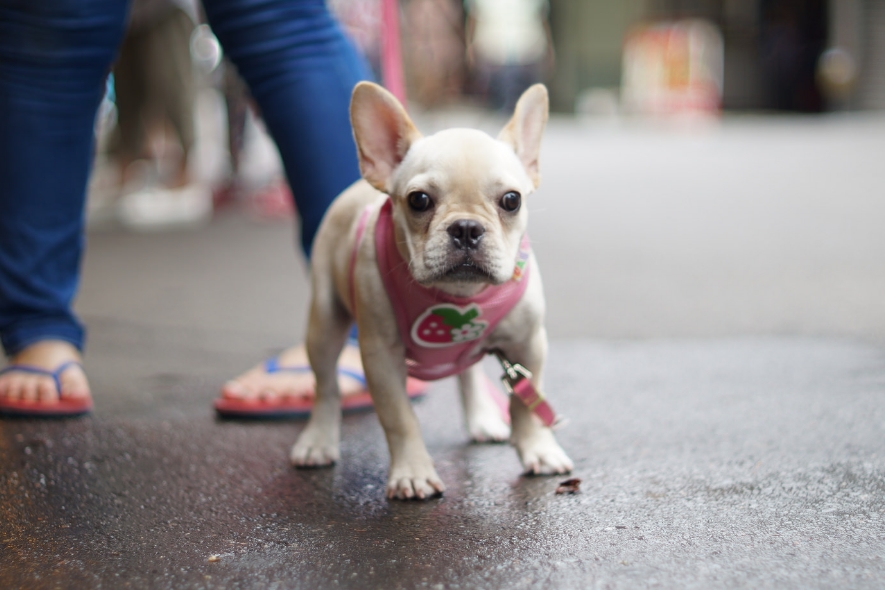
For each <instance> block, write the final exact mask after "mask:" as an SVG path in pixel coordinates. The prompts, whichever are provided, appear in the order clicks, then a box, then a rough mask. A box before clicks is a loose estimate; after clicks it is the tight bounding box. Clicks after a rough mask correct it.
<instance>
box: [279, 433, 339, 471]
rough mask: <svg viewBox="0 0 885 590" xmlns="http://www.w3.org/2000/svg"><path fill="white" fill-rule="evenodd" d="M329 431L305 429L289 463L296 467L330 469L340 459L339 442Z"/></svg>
mask: <svg viewBox="0 0 885 590" xmlns="http://www.w3.org/2000/svg"><path fill="white" fill-rule="evenodd" d="M328 430H329V429H319V428H311V427H310V425H308V426H307V428H305V429H304V432H302V433H301V436H299V437H298V441H297V442H296V443H295V446H293V447H292V452H291V453H289V461H290V462H291V463H292V465H294V466H295V467H328V466H330V465H334V464H335V462H337V461H338V459H340V458H341V457H340V453H339V450H338V440H337V437H335V436H334V435H333V434H331V433H330V432H329V431H328Z"/></svg>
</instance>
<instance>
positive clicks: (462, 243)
mask: <svg viewBox="0 0 885 590" xmlns="http://www.w3.org/2000/svg"><path fill="white" fill-rule="evenodd" d="M448 232H449V235H450V236H452V242H453V243H454V244H455V247H456V248H460V249H462V250H467V249H468V248H476V247H477V246H478V245H479V241H480V240H481V239H482V235H483V234H484V233H486V228H484V227H483V226H482V225H480V223H479V222H478V221H473V220H472V219H459V220H458V221H456V222H455V223H453V224H452V225H450V226H449V228H448Z"/></svg>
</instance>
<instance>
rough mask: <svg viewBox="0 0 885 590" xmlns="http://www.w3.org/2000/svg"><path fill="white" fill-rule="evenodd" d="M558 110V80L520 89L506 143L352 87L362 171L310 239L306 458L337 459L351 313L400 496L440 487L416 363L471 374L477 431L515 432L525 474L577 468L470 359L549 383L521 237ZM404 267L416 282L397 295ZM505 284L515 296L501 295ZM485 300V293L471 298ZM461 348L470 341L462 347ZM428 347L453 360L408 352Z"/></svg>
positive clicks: (537, 278)
mask: <svg viewBox="0 0 885 590" xmlns="http://www.w3.org/2000/svg"><path fill="white" fill-rule="evenodd" d="M547 111H548V99H547V90H546V88H544V86H542V85H540V84H538V85H535V86H533V87H531V88H529V89H528V90H527V91H526V92H525V93H524V94H523V96H522V97H521V98H520V100H519V102H518V104H517V105H516V110H515V112H514V114H513V117H512V119H511V120H510V121H509V123H508V124H507V125H506V126H505V127H504V129H503V130H502V131H501V133H500V135H499V136H498V138H497V139H494V138H492V137H490V136H489V135H486V134H485V133H482V132H480V131H476V130H471V129H450V130H446V131H441V132H439V133H436V134H434V135H431V136H429V137H422V136H421V134H420V133H419V132H418V130H417V129H416V128H415V126H414V124H413V123H412V121H411V120H410V119H409V117H408V115H407V114H406V112H405V110H404V109H403V108H402V106H401V105H400V104H399V102H397V100H396V99H395V98H394V97H393V96H392V95H391V94H390V93H388V92H387V91H386V90H384V89H383V88H381V87H380V86H377V85H375V84H371V83H368V82H363V83H360V84H359V85H357V87H356V88H355V89H354V92H353V99H352V102H351V121H352V124H353V130H354V137H355V138H356V144H357V148H358V152H359V162H360V169H361V171H362V175H363V178H364V180H360V181H358V182H357V183H355V184H354V185H352V186H351V187H350V188H348V189H347V190H346V191H344V192H343V193H342V194H341V195H340V196H339V197H338V198H337V199H336V200H335V202H334V203H333V204H332V206H331V207H330V209H329V211H328V213H327V214H326V217H325V219H324V221H323V223H322V225H321V227H320V229H319V233H318V234H317V238H316V242H315V244H314V249H313V256H312V260H311V280H312V289H313V292H312V303H311V307H310V320H309V327H308V335H307V350H308V355H309V357H310V364H311V367H312V368H313V371H314V373H315V375H316V383H317V399H316V404H315V406H314V410H313V413H312V415H311V418H310V421H309V422H308V424H307V426H306V427H305V429H304V431H303V432H302V433H301V435H300V437H299V438H298V441H297V442H296V444H295V446H294V447H293V448H292V453H291V460H292V463H293V464H294V465H296V466H298V467H319V466H325V465H331V464H333V463H334V462H335V461H337V460H338V458H339V438H340V423H341V409H340V392H339V390H338V380H337V378H336V361H337V359H338V356H339V354H340V352H341V349H342V347H343V345H344V343H345V340H346V338H347V334H348V330H349V328H350V325H351V323H352V322H353V320H354V318H355V319H356V322H357V326H358V329H359V346H360V351H361V354H362V360H363V365H364V367H365V374H366V380H367V382H368V388H369V391H370V393H371V396H372V400H373V402H374V405H375V410H376V411H377V413H378V418H379V419H380V421H381V425H382V426H383V428H384V433H385V436H386V438H387V444H388V447H389V450H390V474H389V479H388V484H387V492H388V496H389V497H391V498H402V499H406V498H427V497H430V496H433V495H435V494H438V493H441V492H442V491H443V490H444V485H443V482H442V481H441V480H440V478H439V476H438V475H437V473H436V470H435V469H434V466H433V461H432V460H431V458H430V455H429V454H428V452H427V449H426V447H425V445H424V441H423V439H422V437H421V432H420V428H419V425H418V421H417V419H416V417H415V414H414V412H413V411H412V407H411V405H410V403H409V399H408V396H407V394H406V388H405V385H406V375H407V372H408V373H411V374H413V375H414V374H416V371H417V376H420V377H423V378H425V379H426V378H434V377H436V376H437V375H441V374H450V373H452V372H455V371H457V372H459V377H458V379H459V386H460V390H461V395H462V400H463V404H464V410H465V416H466V420H467V426H468V430H469V432H470V435H471V436H472V437H473V438H474V439H475V440H479V441H483V440H505V439H506V438H507V437H508V435H509V437H510V441H511V443H512V444H513V445H514V446H515V447H516V450H517V452H518V453H519V457H520V460H521V461H522V464H523V467H524V468H525V471H526V472H528V473H536V474H552V473H566V472H568V471H570V470H571V469H572V462H571V460H570V459H569V458H568V456H567V455H566V454H565V452H564V451H563V450H562V448H561V447H560V446H559V444H558V443H557V442H556V440H555V439H554V436H553V432H552V431H551V429H550V428H548V427H546V426H544V425H543V423H542V421H541V420H540V419H539V418H538V417H537V416H535V415H533V414H532V412H531V411H530V410H529V408H528V407H527V406H526V405H525V404H524V403H523V402H522V401H521V400H519V399H518V398H517V397H516V396H512V397H511V401H510V418H511V420H510V421H511V426H512V432H510V427H508V425H507V424H506V423H505V422H504V420H503V419H502V418H501V417H500V412H499V410H498V408H497V406H496V405H495V403H494V401H493V400H492V398H491V397H490V395H489V393H488V391H487V388H486V385H485V381H484V376H483V374H482V370H481V368H480V365H479V364H471V363H473V362H474V361H475V360H476V359H478V358H481V355H482V354H484V353H487V352H489V351H493V350H497V351H501V352H502V353H503V355H504V356H505V357H506V358H507V359H508V360H509V361H510V362H513V363H519V364H521V365H523V366H524V367H526V368H527V369H529V370H530V371H531V373H532V378H531V382H532V384H533V385H534V386H535V387H536V388H537V390H538V391H543V387H542V380H541V377H542V373H543V364H544V357H545V355H546V352H547V336H546V332H545V330H544V326H543V316H544V297H543V292H542V287H541V275H540V273H539V272H538V268H537V264H536V261H535V259H534V256H533V255H532V254H531V252H530V250H529V249H528V247H527V242H526V241H524V239H523V236H524V235H525V233H526V222H527V216H528V212H527V211H526V208H525V207H524V206H523V205H522V201H523V199H524V198H525V197H526V196H527V195H529V194H530V193H531V192H533V191H534V189H535V188H536V187H537V185H538V181H539V173H538V152H539V150H540V144H541V135H542V132H543V130H544V126H545V124H546V121H547ZM385 228H386V229H385ZM385 231H386V233H385ZM385 236H387V237H386V238H385ZM385 240H386V241H385ZM385 244H386V245H388V246H389V248H388V247H386V246H385ZM382 268H383V269H384V272H382V270H381V269H382ZM397 272H399V274H400V275H403V276H401V277H400V278H399V279H397V280H399V282H400V283H401V285H400V286H402V285H405V286H406V288H405V290H406V291H408V292H407V293H399V292H394V291H391V289H396V285H395V284H394V285H393V286H391V281H392V282H393V283H396V280H393V279H391V278H390V277H391V276H394V275H395V274H396V273H397ZM496 289H497V290H501V292H502V293H503V292H504V291H506V292H507V293H508V294H505V295H501V296H500V297H498V296H497V295H495V296H494V297H490V296H489V294H491V293H497V292H498V291H496ZM437 296H438V297H441V298H442V301H444V302H443V303H442V304H440V305H436V307H433V306H432V305H431V306H430V307H428V310H427V311H425V312H424V313H423V314H422V315H419V316H417V317H416V316H415V313H418V312H414V313H413V316H411V317H410V316H408V313H409V312H408V309H409V308H411V307H414V306H415V305H420V301H423V300H421V297H437ZM514 297H515V298H514ZM473 298H477V300H478V301H479V300H481V301H482V303H480V304H475V303H471V302H472V301H473ZM495 298H499V299H501V298H510V299H512V301H510V304H509V305H510V306H511V307H509V309H505V310H504V311H503V312H500V313H503V316H501V317H500V318H498V319H495V318H493V317H492V316H493V315H494V313H493V312H490V311H488V310H486V309H485V308H484V307H482V306H484V305H486V303H488V301H489V300H490V299H495ZM419 300H420V301H419ZM416 302H418V303H416ZM418 311H419V312H420V309H419V310H418ZM486 316H488V317H486ZM403 322H411V324H410V325H403ZM440 328H442V329H440ZM456 344H457V345H458V346H460V347H461V350H462V352H460V353H458V352H453V351H454V350H456V349H454V348H450V346H455V345H456ZM425 353H426V354H425ZM447 354H448V357H449V358H448V359H447V360H446V359H445V358H442V357H445V356H446V355H447ZM440 355H441V356H440ZM424 356H427V358H428V359H429V360H430V361H431V364H433V363H434V362H437V361H438V362H437V364H439V363H442V364H443V365H445V366H443V367H442V368H440V367H438V366H436V367H435V366H430V367H425V368H424V369H420V368H418V366H417V364H416V361H415V359H414V358H412V357H424ZM437 357H439V358H437ZM453 357H457V358H454V360H453ZM440 358H442V360H440ZM465 359H466V363H467V366H465ZM425 360H427V359H425ZM422 371H423V373H422Z"/></svg>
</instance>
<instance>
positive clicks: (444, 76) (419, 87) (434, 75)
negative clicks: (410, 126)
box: [403, 0, 465, 107]
mask: <svg viewBox="0 0 885 590" xmlns="http://www.w3.org/2000/svg"><path fill="white" fill-rule="evenodd" d="M404 12H405V22H404V24H405V26H404V27H403V31H404V39H403V41H404V44H405V51H404V52H403V53H404V58H405V66H406V72H407V76H406V77H407V79H408V81H409V95H410V97H411V98H414V99H415V101H416V102H418V103H420V104H421V105H422V106H424V107H435V106H440V105H443V104H445V103H447V102H452V101H454V100H456V99H457V98H458V97H459V96H460V94H461V91H462V89H463V87H464V51H465V47H464V14H463V12H462V10H461V2H460V1H459V0H409V1H408V2H407V3H406V5H405V8H404Z"/></svg>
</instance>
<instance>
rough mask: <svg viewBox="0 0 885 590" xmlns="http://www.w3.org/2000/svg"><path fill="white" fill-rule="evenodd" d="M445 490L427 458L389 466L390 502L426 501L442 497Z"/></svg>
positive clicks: (388, 491)
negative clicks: (434, 497) (395, 500)
mask: <svg viewBox="0 0 885 590" xmlns="http://www.w3.org/2000/svg"><path fill="white" fill-rule="evenodd" d="M445 489H446V486H445V484H443V482H442V480H441V479H440V478H439V475H437V474H436V469H434V467H433V462H432V461H430V459H429V458H428V459H427V460H426V461H410V462H404V463H402V464H399V465H391V466H390V478H389V479H388V480H387V497H388V498H390V499H391V500H393V499H394V498H396V499H397V500H426V499H427V498H432V497H433V496H437V495H442V493H443V492H444V491H445Z"/></svg>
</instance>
